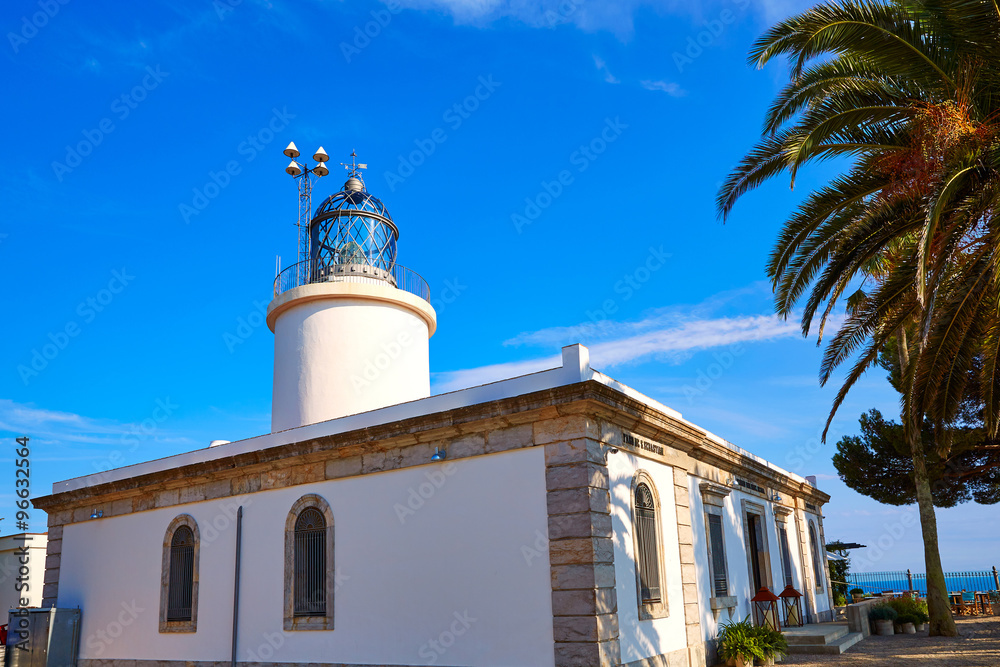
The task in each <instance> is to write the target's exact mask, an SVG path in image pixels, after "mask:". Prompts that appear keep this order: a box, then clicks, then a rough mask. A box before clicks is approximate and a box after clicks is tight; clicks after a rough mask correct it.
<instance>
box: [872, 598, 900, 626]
mask: <svg viewBox="0 0 1000 667" xmlns="http://www.w3.org/2000/svg"><path fill="white" fill-rule="evenodd" d="M897 617H899V612H897V611H896V610H895V609H893V608H892V607H891V606H890V605H889V604H888V603H885V602H882V603H881V604H876V605H873V606H872V608H871V611H869V612H868V618H870V619H872V620H873V621H895V620H896V618H897Z"/></svg>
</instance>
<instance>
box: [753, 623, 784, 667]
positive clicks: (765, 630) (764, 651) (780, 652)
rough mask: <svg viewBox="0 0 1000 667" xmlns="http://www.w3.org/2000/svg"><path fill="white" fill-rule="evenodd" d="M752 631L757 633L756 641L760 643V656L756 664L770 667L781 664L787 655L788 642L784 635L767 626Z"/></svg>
mask: <svg viewBox="0 0 1000 667" xmlns="http://www.w3.org/2000/svg"><path fill="white" fill-rule="evenodd" d="M754 630H755V631H756V633H757V641H758V642H759V643H760V652H761V655H762V657H761V658H760V659H759V662H758V664H761V665H767V666H768V667H772V666H773V665H774V663H776V662H781V660H782V658H784V657H785V655H786V654H787V653H788V642H787V641H785V635H783V634H781V633H780V632H778V631H777V630H772V629H771V628H769V627H767V626H761V627H758V628H754Z"/></svg>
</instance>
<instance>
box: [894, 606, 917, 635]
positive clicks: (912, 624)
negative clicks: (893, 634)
mask: <svg viewBox="0 0 1000 667" xmlns="http://www.w3.org/2000/svg"><path fill="white" fill-rule="evenodd" d="M896 623H897V624H898V625H899V627H900V628H901V629H902V631H903V634H905V635H914V634H916V633H917V628H916V625H917V615H916V614H914V613H912V612H905V613H902V614H900V615H899V616H898V617H897V618H896Z"/></svg>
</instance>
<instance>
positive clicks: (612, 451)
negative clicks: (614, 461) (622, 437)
mask: <svg viewBox="0 0 1000 667" xmlns="http://www.w3.org/2000/svg"><path fill="white" fill-rule="evenodd" d="M617 453H618V448H617V447H608V448H607V450H605V452H604V465H608V456H610V455H611V454H617Z"/></svg>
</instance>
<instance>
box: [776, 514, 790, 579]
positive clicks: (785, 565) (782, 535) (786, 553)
mask: <svg viewBox="0 0 1000 667" xmlns="http://www.w3.org/2000/svg"><path fill="white" fill-rule="evenodd" d="M778 549H779V550H780V551H781V569H782V573H783V574H784V575H785V586H791V585H792V552H791V550H790V549H789V548H788V531H787V530H786V529H785V524H783V523H779V524H778Z"/></svg>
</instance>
